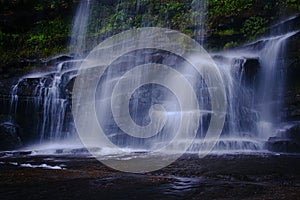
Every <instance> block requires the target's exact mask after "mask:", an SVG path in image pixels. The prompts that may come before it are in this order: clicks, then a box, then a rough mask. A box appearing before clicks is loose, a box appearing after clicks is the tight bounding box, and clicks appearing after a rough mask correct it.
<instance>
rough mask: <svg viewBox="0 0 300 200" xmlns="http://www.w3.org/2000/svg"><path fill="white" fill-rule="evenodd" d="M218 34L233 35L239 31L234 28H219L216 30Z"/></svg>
mask: <svg viewBox="0 0 300 200" xmlns="http://www.w3.org/2000/svg"><path fill="white" fill-rule="evenodd" d="M214 33H215V34H217V35H233V34H236V33H237V32H236V31H235V30H233V29H226V30H219V31H216V32H214Z"/></svg>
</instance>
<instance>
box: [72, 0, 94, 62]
mask: <svg viewBox="0 0 300 200" xmlns="http://www.w3.org/2000/svg"><path fill="white" fill-rule="evenodd" d="M90 5H91V2H90V0H82V1H80V3H79V6H78V9H77V11H76V14H75V18H74V21H73V26H72V32H71V33H72V34H71V41H70V52H72V53H75V55H76V56H80V55H82V53H83V52H84V51H85V50H86V36H87V30H88V20H89V12H90Z"/></svg>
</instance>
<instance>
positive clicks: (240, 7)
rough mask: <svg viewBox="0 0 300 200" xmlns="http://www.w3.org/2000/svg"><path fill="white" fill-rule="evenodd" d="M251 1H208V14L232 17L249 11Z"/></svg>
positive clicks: (251, 4)
mask: <svg viewBox="0 0 300 200" xmlns="http://www.w3.org/2000/svg"><path fill="white" fill-rule="evenodd" d="M252 6H253V0H209V1H208V7H209V14H210V15H211V16H233V15H238V14H239V13H241V12H242V11H245V10H247V9H250V8H251V7H252Z"/></svg>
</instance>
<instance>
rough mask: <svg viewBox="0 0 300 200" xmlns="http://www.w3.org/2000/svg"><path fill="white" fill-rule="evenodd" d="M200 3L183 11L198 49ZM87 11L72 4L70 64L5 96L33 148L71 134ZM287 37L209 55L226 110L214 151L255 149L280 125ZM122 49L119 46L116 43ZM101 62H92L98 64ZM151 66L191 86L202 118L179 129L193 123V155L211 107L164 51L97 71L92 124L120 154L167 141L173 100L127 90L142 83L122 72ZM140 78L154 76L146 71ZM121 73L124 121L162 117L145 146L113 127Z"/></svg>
mask: <svg viewBox="0 0 300 200" xmlns="http://www.w3.org/2000/svg"><path fill="white" fill-rule="evenodd" d="M206 4H207V1H205V0H194V1H193V2H192V4H191V7H192V10H193V15H195V16H193V17H194V20H195V24H194V26H195V38H196V40H197V41H198V42H199V43H200V44H201V45H203V44H204V43H205V40H204V38H205V21H206V19H205V16H206ZM91 7H92V2H90V1H80V3H79V5H78V9H77V12H76V15H75V18H74V22H73V29H72V37H71V38H72V39H71V41H70V52H71V53H74V54H75V56H74V59H68V60H66V61H62V62H58V63H57V64H56V65H55V66H54V67H52V68H51V69H47V70H45V71H42V72H37V73H33V74H30V75H27V76H24V77H22V78H21V79H20V80H19V81H18V82H17V83H16V84H15V85H14V86H13V87H12V89H11V102H10V111H11V113H12V114H15V115H16V116H17V118H21V117H24V114H23V115H22V116H19V117H18V115H19V114H18V113H20V112H25V113H26V115H27V116H28V118H30V121H31V122H30V123H28V125H27V128H28V127H31V126H34V127H33V128H32V127H31V129H30V131H29V132H30V133H29V134H32V135H33V136H36V137H35V138H34V137H33V138H34V139H35V140H36V138H38V140H39V142H41V143H42V142H44V141H59V140H61V139H62V138H66V137H68V136H70V135H71V136H72V135H73V134H74V133H73V132H71V131H70V130H71V129H72V128H73V127H70V126H72V123H73V121H72V117H70V115H71V114H70V113H71V111H70V110H71V109H70V107H71V97H70V96H71V93H72V91H70V90H71V86H70V85H72V84H71V82H72V81H73V80H74V78H75V77H77V76H78V67H79V66H80V64H81V63H82V61H83V60H82V59H81V58H82V57H84V54H85V53H86V52H85V50H86V49H87V42H86V36H87V35H88V23H89V17H90V9H91ZM138 7H139V1H137V9H138ZM124 9H125V8H124ZM123 11H125V10H123ZM141 21H142V26H144V25H145V24H147V23H150V22H149V21H148V19H142V20H141ZM295 33H296V32H289V33H281V34H282V35H278V34H277V35H275V36H271V37H268V38H264V39H260V40H258V41H257V42H254V43H252V44H249V45H248V46H245V47H243V48H240V49H238V50H232V51H227V52H219V53H211V56H212V58H213V59H214V61H215V63H216V64H217V67H218V70H219V72H220V74H221V76H222V79H223V81H224V85H225V89H226V104H227V115H226V120H225V126H224V130H223V132H222V135H221V138H220V139H219V141H218V142H217V144H216V147H215V150H216V151H221V152H225V151H227V150H238V151H240V150H249V151H252V150H262V149H263V146H264V145H263V144H264V142H265V141H266V140H268V138H269V137H271V136H272V135H273V134H275V133H276V129H277V128H278V127H277V125H278V124H279V123H280V122H281V121H280V116H281V114H280V110H281V106H282V90H283V88H284V81H285V78H284V60H283V59H282V57H283V56H284V54H283V53H284V45H285V42H286V41H287V39H288V38H289V37H291V36H293V35H294V34H295ZM145 38H147V39H145V43H151V42H153V41H151V39H149V38H151V36H149V37H145ZM125 43H126V41H124V44H125ZM170 43H171V42H170ZM124 44H123V45H124ZM117 45H119V44H117ZM125 45H126V44H125ZM122 48H124V46H123V47H122ZM104 55H106V56H107V57H109V56H111V55H110V54H109V52H104ZM104 55H99V56H102V57H103V56H104ZM96 56H98V55H96ZM152 62H154V63H157V64H164V65H168V66H170V67H172V68H174V69H176V71H178V72H180V73H182V74H184V76H185V77H186V78H187V79H188V80H189V81H190V82H191V85H193V86H194V87H196V88H197V94H196V98H197V99H198V101H199V105H200V106H199V110H200V111H201V112H202V113H201V114H202V118H200V120H199V122H198V121H196V122H195V121H193V120H191V121H187V124H189V125H191V126H194V124H197V123H199V124H200V127H199V130H198V131H197V135H196V140H195V142H194V144H193V145H192V146H191V147H190V149H189V151H191V152H198V150H199V149H200V146H201V144H202V143H201V142H202V141H203V138H204V137H205V131H206V130H207V129H208V127H207V126H208V125H207V124H208V123H209V121H210V118H211V113H210V109H211V100H210V99H209V97H208V96H209V95H208V88H207V84H206V83H205V81H204V79H203V77H201V76H199V75H195V74H196V72H195V70H190V69H189V67H188V64H187V63H186V61H185V60H184V59H180V58H178V57H176V56H175V55H173V54H171V53H166V52H165V51H157V50H153V49H147V50H145V51H134V52H129V53H127V54H125V55H123V56H122V57H121V58H118V59H116V60H114V62H113V63H110V64H111V65H110V66H109V69H108V70H106V71H105V72H104V78H102V79H100V80H99V83H98V86H97V88H96V91H97V93H96V95H95V97H96V98H97V99H98V101H97V105H95V107H96V108H95V109H96V111H97V115H98V116H97V117H98V118H99V121H100V122H99V123H100V125H101V126H103V129H104V130H105V131H107V137H108V138H109V139H110V140H111V141H112V142H113V143H114V144H116V145H119V146H121V147H123V148H133V149H134V148H136V149H143V148H144V149H152V148H160V147H161V146H163V145H164V143H165V142H168V140H169V139H171V138H173V135H172V132H173V131H174V130H175V129H176V128H178V126H179V125H178V121H180V120H179V119H180V117H179V114H178V113H179V110H178V107H179V106H178V101H177V100H176V99H175V98H173V97H172V91H168V90H167V89H166V88H163V87H161V86H159V84H157V83H151V84H147V85H146V86H144V85H143V86H142V87H140V88H134V85H136V84H137V85H142V83H144V81H145V80H147V79H148V78H149V77H148V76H146V75H145V74H144V73H142V72H141V71H138V70H137V71H135V70H134V72H135V74H134V75H133V74H130V73H127V72H126V70H127V71H130V70H133V67H134V66H137V65H143V66H144V65H146V64H149V63H152ZM159 66H160V65H159ZM146 71H147V70H146ZM79 73H80V72H79ZM147 73H150V74H151V73H154V72H153V71H151V69H149V70H148V72H147ZM124 74H125V75H126V76H127V77H128V79H130V81H128V82H123V85H122V87H120V88H118V89H119V90H118V91H119V92H120V93H118V94H117V96H118V95H119V94H121V92H124V91H126V90H129V89H132V90H133V89H135V90H134V92H132V94H131V95H132V96H131V98H130V99H129V100H130V101H129V103H128V105H127V106H129V107H130V108H129V114H130V116H131V118H132V121H134V122H135V123H136V124H138V125H139V126H147V125H148V124H149V123H150V121H151V120H150V118H151V116H152V115H153V116H158V118H159V120H161V122H164V120H165V118H164V117H165V116H164V115H163V114H162V113H165V114H166V115H167V116H168V117H169V120H167V123H166V127H164V128H163V129H161V134H159V135H157V136H155V137H152V138H151V139H150V140H149V141H146V142H145V141H144V140H142V139H137V138H135V137H134V136H126V134H125V133H124V132H122V128H124V127H119V125H120V126H124V124H125V125H126V124H127V123H128V122H127V121H126V122H124V121H122V119H121V120H120V121H117V122H115V121H114V115H115V114H114V112H113V111H111V110H110V108H111V102H110V101H111V98H110V97H109V96H110V95H112V90H113V87H115V85H117V83H118V84H119V82H118V81H119V79H120V77H122V76H123V75H124ZM158 74H159V73H158ZM96 75H97V74H96ZM159 77H160V79H161V80H163V79H168V81H166V82H168V84H171V85H172V86H176V84H178V88H179V89H178V90H180V91H184V87H183V86H182V85H181V83H179V81H175V78H177V77H171V76H170V75H168V74H166V75H165V76H163V75H161V74H159ZM91 79H93V77H91ZM120 83H122V81H120ZM181 96H183V97H184V98H183V99H184V102H188V101H190V99H189V96H185V95H184V94H181ZM121 103H122V102H121ZM155 104H162V105H163V106H164V107H166V108H167V109H166V111H164V110H163V109H161V107H159V106H155ZM163 111H164V112H163ZM191 112H192V111H191ZM121 114H122V113H121ZM119 116H121V115H119ZM87 117H89V113H87ZM120 118H121V117H120ZM162 124H163V123H162ZM85 125H86V124H85ZM185 126H186V127H187V129H186V132H188V131H189V130H190V129H189V127H188V125H185ZM160 128H161V127H160V125H158V127H155V129H160ZM124 129H125V128H124ZM181 142H182V143H184V141H178V143H177V145H178V146H180V145H181Z"/></svg>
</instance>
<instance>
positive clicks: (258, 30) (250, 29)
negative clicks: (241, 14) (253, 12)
mask: <svg viewBox="0 0 300 200" xmlns="http://www.w3.org/2000/svg"><path fill="white" fill-rule="evenodd" d="M267 23H268V20H267V19H265V18H263V17H259V16H257V17H250V18H249V19H247V20H246V21H245V22H244V24H243V27H242V29H241V32H242V33H243V35H244V36H245V37H248V38H249V39H250V40H253V39H255V38H256V37H257V36H259V35H260V34H262V33H264V32H265V25H266V24H267Z"/></svg>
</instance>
